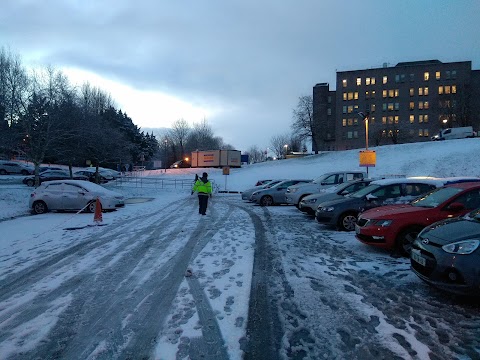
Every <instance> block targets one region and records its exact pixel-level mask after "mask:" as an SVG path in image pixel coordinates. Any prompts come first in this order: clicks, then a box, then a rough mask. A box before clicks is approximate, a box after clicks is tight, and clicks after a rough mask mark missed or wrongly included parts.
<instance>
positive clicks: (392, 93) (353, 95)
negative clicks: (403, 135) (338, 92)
mask: <svg viewBox="0 0 480 360" xmlns="http://www.w3.org/2000/svg"><path fill="white" fill-rule="evenodd" d="M456 93H457V85H441V86H439V87H438V94H439V95H443V94H456ZM358 94H359V93H358V91H351V92H344V93H342V95H343V100H344V101H347V100H358V96H359V95H358ZM417 94H418V96H428V94H429V89H428V86H425V87H419V88H418V91H417ZM399 95H400V90H399V89H389V90H382V97H383V98H387V97H389V98H396V97H399ZM410 96H415V88H410ZM370 98H372V99H374V98H375V90H373V91H365V99H370Z"/></svg>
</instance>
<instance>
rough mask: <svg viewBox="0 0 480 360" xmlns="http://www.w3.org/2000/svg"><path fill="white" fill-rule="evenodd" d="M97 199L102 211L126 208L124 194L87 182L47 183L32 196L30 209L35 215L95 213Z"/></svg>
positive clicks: (56, 181)
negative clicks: (68, 212) (58, 212)
mask: <svg viewBox="0 0 480 360" xmlns="http://www.w3.org/2000/svg"><path fill="white" fill-rule="evenodd" d="M97 198H99V199H100V203H101V204H102V210H115V209H117V208H120V207H123V206H125V201H124V197H123V195H122V194H119V193H117V192H114V191H111V190H108V189H105V188H104V187H102V186H100V185H97V184H93V183H91V182H90V181H86V180H54V181H46V182H44V183H43V184H42V185H40V186H39V187H38V188H36V189H35V191H34V192H33V193H32V194H31V195H30V201H29V207H30V209H32V212H33V213H34V214H43V213H46V212H48V211H54V210H55V211H78V210H82V209H84V210H85V211H88V212H95V204H96V200H97Z"/></svg>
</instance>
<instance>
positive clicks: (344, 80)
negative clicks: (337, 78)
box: [342, 79, 347, 87]
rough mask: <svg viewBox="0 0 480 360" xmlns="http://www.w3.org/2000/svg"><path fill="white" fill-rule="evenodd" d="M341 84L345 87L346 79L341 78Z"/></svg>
mask: <svg viewBox="0 0 480 360" xmlns="http://www.w3.org/2000/svg"><path fill="white" fill-rule="evenodd" d="M342 86H343V87H347V79H343V80H342Z"/></svg>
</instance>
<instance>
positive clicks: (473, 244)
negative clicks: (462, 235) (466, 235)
mask: <svg viewBox="0 0 480 360" xmlns="http://www.w3.org/2000/svg"><path fill="white" fill-rule="evenodd" d="M478 245H480V240H463V241H457V242H454V243H452V244H448V245H443V246H442V249H443V251H445V252H447V253H449V254H458V255H468V254H471V253H472V252H474V251H475V250H477V248H478Z"/></svg>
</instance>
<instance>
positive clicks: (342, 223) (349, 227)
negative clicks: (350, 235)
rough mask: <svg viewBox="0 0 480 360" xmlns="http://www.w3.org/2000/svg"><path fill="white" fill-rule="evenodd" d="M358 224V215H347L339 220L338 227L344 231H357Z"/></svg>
mask: <svg viewBox="0 0 480 360" xmlns="http://www.w3.org/2000/svg"><path fill="white" fill-rule="evenodd" d="M356 223H357V214H354V213H345V214H342V215H341V216H340V218H339V219H338V227H339V229H340V230H342V231H353V230H355V224H356Z"/></svg>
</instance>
